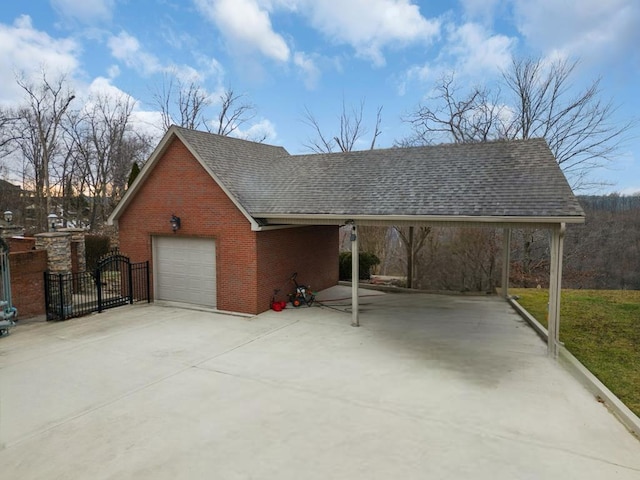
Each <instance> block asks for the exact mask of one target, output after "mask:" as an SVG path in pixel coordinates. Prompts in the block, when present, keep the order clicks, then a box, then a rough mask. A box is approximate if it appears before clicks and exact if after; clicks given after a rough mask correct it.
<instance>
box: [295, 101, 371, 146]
mask: <svg viewBox="0 0 640 480" xmlns="http://www.w3.org/2000/svg"><path fill="white" fill-rule="evenodd" d="M364 107H365V101H364V100H361V101H360V104H359V105H358V106H357V107H356V106H351V108H350V109H348V108H347V105H346V103H345V101H344V99H343V100H342V112H341V113H340V117H339V119H340V131H339V133H338V134H337V135H333V136H331V137H329V135H327V134H325V133H323V131H322V128H321V126H320V124H319V123H318V120H317V118H316V117H315V116H314V115H313V113H312V112H311V111H310V110H309V109H308V108H307V107H305V112H304V117H303V119H302V122H303V123H305V124H306V125H309V126H310V127H311V128H312V129H313V130H314V132H315V137H314V138H311V139H309V140H308V141H307V143H305V147H307V148H308V149H309V150H311V151H313V152H316V153H331V152H333V151H334V149H336V147H337V149H339V150H340V151H341V152H350V151H352V150H354V149H355V147H356V144H357V142H358V140H360V139H361V138H362V137H364V136H365V135H367V133H368V130H367V128H366V127H365V126H364V125H363V115H364ZM381 123H382V107H378V110H377V112H376V122H375V129H374V131H373V135H372V138H371V143H370V148H371V149H373V148H374V147H375V144H376V140H377V138H378V137H379V136H380V134H381V133H382V131H381V130H380V124H381Z"/></svg>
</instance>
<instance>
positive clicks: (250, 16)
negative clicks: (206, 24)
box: [196, 0, 290, 62]
mask: <svg viewBox="0 0 640 480" xmlns="http://www.w3.org/2000/svg"><path fill="white" fill-rule="evenodd" d="M196 6H197V7H198V9H199V10H200V11H201V12H202V13H203V14H204V15H205V16H206V17H207V18H208V19H209V20H210V21H211V22H213V23H214V24H215V25H216V26H217V27H218V29H219V30H220V32H222V34H223V35H224V37H225V39H226V41H227V44H228V47H229V48H230V49H231V50H240V51H243V52H246V51H248V52H252V51H258V52H260V53H261V54H263V55H264V56H266V57H268V58H271V59H273V60H276V61H280V62H286V61H288V60H289V56H290V51H289V47H288V46H287V43H286V42H285V41H284V39H283V38H282V36H281V35H279V34H278V33H276V32H275V31H274V30H273V27H272V25H271V18H270V17H269V12H268V11H267V10H265V9H264V8H261V6H260V5H259V2H258V1H256V0H196Z"/></svg>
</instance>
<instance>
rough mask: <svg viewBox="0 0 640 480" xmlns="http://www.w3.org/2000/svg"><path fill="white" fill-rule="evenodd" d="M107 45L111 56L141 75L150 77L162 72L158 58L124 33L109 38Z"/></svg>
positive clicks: (131, 36)
mask: <svg viewBox="0 0 640 480" xmlns="http://www.w3.org/2000/svg"><path fill="white" fill-rule="evenodd" d="M107 45H108V47H109V49H110V50H111V55H113V56H114V57H115V58H117V59H118V60H121V61H122V62H124V64H125V65H127V66H128V67H130V68H134V69H136V70H137V71H139V72H140V73H142V74H145V75H151V74H153V73H157V72H159V71H161V70H162V65H161V64H160V61H159V60H158V58H157V57H156V56H155V55H153V54H151V53H149V52H146V51H145V50H144V49H143V48H142V47H141V46H140V42H139V41H138V39H137V38H136V37H134V36H133V35H130V34H128V33H127V32H125V31H122V32H120V33H119V34H118V35H114V36H111V37H110V38H109V39H108V40H107Z"/></svg>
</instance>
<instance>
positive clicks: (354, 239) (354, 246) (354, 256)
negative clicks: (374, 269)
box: [351, 224, 360, 327]
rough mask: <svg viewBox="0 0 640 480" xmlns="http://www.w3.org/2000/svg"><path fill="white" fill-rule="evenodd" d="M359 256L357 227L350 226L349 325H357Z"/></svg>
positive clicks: (358, 324) (358, 322) (358, 319)
mask: <svg viewBox="0 0 640 480" xmlns="http://www.w3.org/2000/svg"><path fill="white" fill-rule="evenodd" d="M359 267H360V258H359V252H358V229H357V227H356V225H355V224H354V225H353V226H352V227H351V326H352V327H359V326H360V318H359V311H358V310H359V308H358V307H359V306H358V283H359V280H360V268H359Z"/></svg>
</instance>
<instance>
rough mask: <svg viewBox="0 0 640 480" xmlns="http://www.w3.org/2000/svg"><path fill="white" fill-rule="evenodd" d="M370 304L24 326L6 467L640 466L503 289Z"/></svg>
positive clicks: (362, 472)
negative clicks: (356, 317) (500, 293)
mask: <svg viewBox="0 0 640 480" xmlns="http://www.w3.org/2000/svg"><path fill="white" fill-rule="evenodd" d="M343 288H344V287H343ZM347 290H348V291H349V293H350V289H349V288H348V287H347ZM325 295H327V296H326V298H325V300H327V302H328V300H330V299H334V300H335V301H336V302H337V303H339V302H340V301H341V300H340V298H341V297H340V292H339V291H334V292H332V293H331V294H325ZM328 303H330V302H328ZM361 306H362V317H361V321H362V326H361V327H360V328H354V327H351V326H350V314H349V313H345V312H343V311H340V310H341V309H342V308H347V307H343V306H339V307H335V306H334V307H332V308H328V307H311V308H309V307H300V308H298V309H293V308H287V309H286V310H284V311H283V312H267V313H265V314H263V315H259V316H257V317H254V318H253V319H251V320H247V319H243V318H239V317H231V316H225V315H220V314H215V313H210V312H201V311H192V310H185V309H178V308H171V307H160V306H156V305H149V306H148V305H140V306H133V307H122V308H119V309H115V310H110V311H108V312H105V313H102V314H100V315H94V316H92V317H85V318H82V319H75V320H70V321H67V322H64V323H55V324H52V323H47V324H33V325H29V326H28V327H24V328H23V327H21V326H19V327H17V328H16V329H14V330H13V332H12V334H11V335H10V336H9V337H6V338H3V339H1V340H0V465H2V467H1V469H0V472H1V475H0V476H2V478H21V479H29V478H34V479H35V478H65V479H68V478H96V479H100V478H136V479H139V478H153V479H158V478H159V479H163V478H167V479H168V478H172V479H173V478H224V479H236V478H238V479H240V478H243V479H244V478H278V479H289V478H290V479H294V478H295V479H301V478H304V479H316V478H317V479H327V478H332V479H336V478H345V479H355V478H367V479H378V478H380V479H383V478H384V479H388V478H409V479H411V478H439V479H449V478H451V479H453V478H456V479H457V478H478V479H482V478H491V479H513V478H532V479H533V478H581V479H591V478H594V479H595V478H598V479H602V478H620V479H632V478H633V479H637V478H640V442H639V441H638V440H637V439H636V438H635V437H633V436H631V435H630V434H629V433H628V432H627V431H626V430H625V429H624V428H623V427H622V425H621V424H620V423H619V422H618V421H617V420H616V419H615V418H614V417H613V416H612V415H611V414H609V412H608V411H607V410H606V409H605V408H603V407H602V406H601V405H600V404H599V403H597V402H596V401H595V399H594V398H593V397H592V396H591V395H590V394H589V393H588V392H587V391H586V390H585V389H584V388H583V387H582V386H581V385H580V384H579V383H578V382H577V381H575V380H574V379H573V377H571V376H570V374H569V373H567V372H566V371H565V370H564V369H563V368H562V367H561V366H560V365H558V364H557V363H556V362H553V361H551V360H549V359H548V358H547V357H546V347H545V345H544V344H543V343H542V342H541V341H540V340H539V338H538V336H537V335H536V334H535V333H534V332H533V330H531V329H530V328H529V327H528V326H527V325H526V324H525V323H524V322H523V321H522V320H521V319H520V317H518V316H517V315H516V314H515V313H514V312H513V311H512V310H511V308H510V307H509V306H508V305H507V304H506V303H505V302H504V301H502V300H501V299H498V298H495V297H453V296H439V295H422V294H412V295H401V294H384V295H376V296H372V297H363V298H362V299H361Z"/></svg>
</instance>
